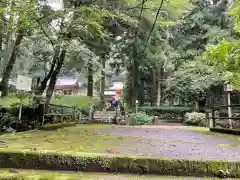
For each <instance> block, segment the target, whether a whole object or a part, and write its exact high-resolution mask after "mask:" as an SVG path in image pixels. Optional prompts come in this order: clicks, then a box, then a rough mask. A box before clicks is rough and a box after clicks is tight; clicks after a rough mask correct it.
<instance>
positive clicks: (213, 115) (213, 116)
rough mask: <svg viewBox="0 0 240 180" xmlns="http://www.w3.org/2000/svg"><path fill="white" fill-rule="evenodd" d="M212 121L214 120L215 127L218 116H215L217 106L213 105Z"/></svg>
mask: <svg viewBox="0 0 240 180" xmlns="http://www.w3.org/2000/svg"><path fill="white" fill-rule="evenodd" d="M212 121H213V127H214V128H215V127H216V117H215V108H214V107H212Z"/></svg>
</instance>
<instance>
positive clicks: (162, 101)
mask: <svg viewBox="0 0 240 180" xmlns="http://www.w3.org/2000/svg"><path fill="white" fill-rule="evenodd" d="M159 73H160V74H159V76H160V79H161V83H160V84H159V86H160V106H162V105H163V103H164V98H163V96H164V94H163V90H164V85H163V83H164V82H165V79H164V68H163V66H161V68H160V72H159Z"/></svg>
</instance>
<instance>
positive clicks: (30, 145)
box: [0, 125, 137, 154]
mask: <svg viewBox="0 0 240 180" xmlns="http://www.w3.org/2000/svg"><path fill="white" fill-rule="evenodd" d="M107 127H109V126H107V125H77V126H76V127H66V128H63V129H58V130H56V131H40V130H32V131H27V132H20V133H11V134H4V135H1V136H0V151H21V152H29V151H31V152H32V151H36V152H39V151H41V152H56V153H66V154H79V153H81V154H92V153H100V154H109V153H110V154H114V153H117V152H115V151H114V147H118V148H119V149H121V148H122V147H123V148H124V147H129V146H130V147H131V145H132V144H133V143H136V139H137V138H134V137H119V136H111V135H107V134H96V133H94V129H99V128H107ZM6 145H7V147H6ZM128 149H129V148H128Z"/></svg>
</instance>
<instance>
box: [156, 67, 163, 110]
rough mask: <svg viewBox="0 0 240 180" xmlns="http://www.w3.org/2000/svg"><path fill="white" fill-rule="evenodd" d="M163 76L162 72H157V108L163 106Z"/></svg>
mask: <svg viewBox="0 0 240 180" xmlns="http://www.w3.org/2000/svg"><path fill="white" fill-rule="evenodd" d="M161 84H162V81H161V75H160V70H158V71H157V107H160V105H161Z"/></svg>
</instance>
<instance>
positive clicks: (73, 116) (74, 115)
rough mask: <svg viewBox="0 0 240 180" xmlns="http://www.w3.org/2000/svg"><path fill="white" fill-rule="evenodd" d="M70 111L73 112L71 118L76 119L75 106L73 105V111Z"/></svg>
mask: <svg viewBox="0 0 240 180" xmlns="http://www.w3.org/2000/svg"><path fill="white" fill-rule="evenodd" d="M72 113H73V115H72V120H73V121H76V108H75V107H74V108H73V112H72Z"/></svg>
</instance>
